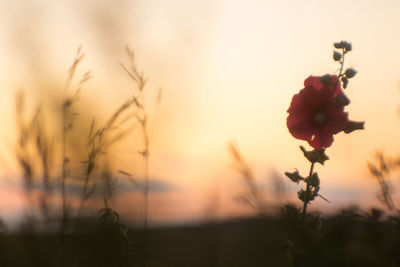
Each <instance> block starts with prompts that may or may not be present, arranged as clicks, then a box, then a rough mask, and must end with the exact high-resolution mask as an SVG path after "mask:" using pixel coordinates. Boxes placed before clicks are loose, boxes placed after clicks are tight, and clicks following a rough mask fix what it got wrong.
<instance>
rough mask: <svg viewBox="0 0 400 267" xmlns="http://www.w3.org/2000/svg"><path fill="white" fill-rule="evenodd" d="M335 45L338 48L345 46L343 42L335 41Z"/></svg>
mask: <svg viewBox="0 0 400 267" xmlns="http://www.w3.org/2000/svg"><path fill="white" fill-rule="evenodd" d="M333 46H334V47H335V48H337V49H340V48H343V45H342V42H336V43H333Z"/></svg>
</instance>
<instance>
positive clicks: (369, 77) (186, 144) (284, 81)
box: [0, 0, 400, 221]
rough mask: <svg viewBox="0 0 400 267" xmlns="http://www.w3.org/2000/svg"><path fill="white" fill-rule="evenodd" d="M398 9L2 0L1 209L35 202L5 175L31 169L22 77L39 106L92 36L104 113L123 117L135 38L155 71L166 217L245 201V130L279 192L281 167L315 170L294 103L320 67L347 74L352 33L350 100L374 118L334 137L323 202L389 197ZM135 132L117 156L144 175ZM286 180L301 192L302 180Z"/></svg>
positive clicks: (398, 96)
mask: <svg viewBox="0 0 400 267" xmlns="http://www.w3.org/2000/svg"><path fill="white" fill-rule="evenodd" d="M399 12H400V2H399V1H397V0H385V1H377V0H362V1H361V0H360V1H357V0H352V1H349V0H346V1H344V0H343V1H342V0H338V1H321V0H314V1H295V0H292V1H288V0H279V1H278V0H275V1H266V0H246V1H244V0H237V1H236V0H203V1H195V0H163V1H161V0H158V1H156V0H136V1H129V0H118V1H106V0H85V1H78V0H74V1H67V0H65V1H64V0H56V1H47V0H41V1H40V0H34V1H27V0H15V1H7V0H0V36H1V38H0V59H1V60H0V114H1V115H0V125H1V129H2V130H1V131H0V164H1V165H0V173H1V176H2V177H4V178H3V179H2V182H0V185H3V189H0V216H5V217H7V216H15V214H16V209H17V207H20V206H22V205H23V201H22V200H21V199H19V198H18V194H17V193H16V192H17V188H15V187H13V186H12V185H11V184H12V183H10V181H9V179H6V177H15V176H17V174H18V168H16V167H15V161H14V158H13V157H14V156H13V146H14V143H15V141H16V140H15V130H14V129H15V121H14V118H15V117H14V104H15V100H14V99H15V94H16V91H17V90H19V89H21V88H22V89H23V90H24V92H25V93H26V95H27V96H28V99H29V100H28V102H29V103H30V104H31V105H32V106H34V105H35V103H36V102H37V101H39V102H40V101H42V100H43V99H45V98H46V96H50V95H53V94H55V93H54V92H51V91H49V90H51V89H49V88H53V87H54V88H56V87H57V86H53V85H62V84H63V83H65V80H66V77H67V71H68V68H69V66H70V64H71V63H72V60H73V57H74V55H75V51H76V49H77V47H79V46H80V45H82V49H83V51H84V52H85V54H86V55H85V58H84V61H83V62H82V64H81V65H80V66H79V72H80V74H82V73H84V72H85V71H87V70H92V72H93V78H92V79H91V80H90V81H89V82H88V83H87V85H86V86H85V88H84V90H83V91H82V103H86V104H87V105H88V106H90V108H88V110H89V112H92V113H93V114H92V115H93V116H95V115H96V116H98V117H101V116H105V115H106V114H110V113H111V112H112V111H113V110H114V109H115V108H116V107H117V106H118V105H120V104H121V103H122V102H123V101H124V100H125V99H127V98H128V97H129V96H131V95H132V84H131V81H130V80H129V78H128V77H127V75H126V74H125V73H124V72H123V70H122V68H121V66H120V62H126V60H127V56H126V52H125V47H126V46H127V45H129V46H130V47H131V48H132V49H133V50H134V51H135V54H136V62H137V64H138V66H139V67H140V68H141V69H143V71H144V72H145V73H146V75H147V76H148V77H149V84H148V87H147V89H146V90H148V91H147V92H148V94H147V98H146V100H147V101H148V102H147V104H148V106H149V107H150V114H153V115H154V116H152V118H153V119H152V120H151V138H152V139H151V142H152V143H151V144H152V154H151V169H150V173H151V175H150V176H151V177H154V179H157V180H160V181H162V182H163V183H165V184H168V185H170V186H171V188H172V189H171V190H167V191H166V192H165V203H163V205H160V203H161V202H163V201H164V200H163V198H162V196H160V195H159V194H161V193H157V194H155V196H154V199H153V202H152V203H153V216H154V220H169V221H174V220H191V219H193V218H201V217H202V216H204V212H205V209H206V208H207V206H208V205H210V202H212V201H218V203H219V205H218V207H219V208H218V209H219V210H218V214H219V215H218V216H222V217H223V216H227V215H230V214H237V213H240V212H239V210H240V211H242V210H243V209H242V208H241V206H240V205H238V204H237V203H235V202H234V201H233V198H234V197H235V195H237V194H238V193H240V192H241V180H240V177H239V176H238V174H237V173H236V172H235V170H234V168H233V167H232V160H231V157H230V154H229V150H228V143H229V142H231V141H233V140H235V142H236V143H237V144H238V146H239V148H240V150H241V151H242V153H243V155H244V156H245V158H246V159H247V161H248V163H249V164H250V166H251V167H252V168H253V169H254V171H255V173H256V174H257V175H258V178H259V182H260V183H261V184H263V185H265V190H266V191H267V192H271V190H272V189H271V187H272V184H273V183H272V182H271V179H270V176H271V172H273V171H275V172H276V173H279V174H282V175H283V173H284V172H285V171H293V170H294V169H295V168H298V169H299V171H300V172H301V173H304V175H305V174H306V173H307V171H308V169H309V164H308V162H307V161H306V160H305V159H304V158H303V157H302V154H301V151H300V150H299V148H298V147H299V145H304V146H306V145H307V143H306V142H303V141H301V140H296V139H294V138H293V137H292V136H291V135H290V133H289V132H288V130H287V128H286V117H287V113H286V111H287V109H288V107H289V104H290V101H291V98H292V96H293V95H294V94H295V93H297V92H298V91H299V90H300V89H302V88H303V82H304V79H305V78H307V77H308V76H309V75H323V74H325V73H332V74H334V73H337V70H338V64H337V63H335V62H334V61H333V60H332V53H333V46H332V44H333V42H335V41H340V40H347V41H350V42H352V44H353V51H352V52H351V53H349V54H348V56H346V62H345V65H346V67H353V68H355V69H356V70H357V71H358V74H357V76H356V77H355V78H354V79H352V80H351V81H350V84H349V88H348V89H346V94H347V95H348V96H349V98H350V99H351V104H350V106H348V107H346V110H347V111H348V112H349V117H350V118H351V119H353V120H357V121H365V122H366V123H365V128H366V129H365V131H358V132H355V133H352V134H351V135H345V134H343V133H341V134H338V135H336V136H335V141H334V143H333V145H332V147H330V148H329V149H327V154H328V155H329V157H330V158H331V159H330V160H329V161H327V162H326V164H325V166H324V167H322V166H317V167H316V170H317V171H318V173H319V176H320V178H321V180H322V182H321V183H322V184H321V187H322V189H321V193H322V194H323V195H324V196H325V197H326V198H328V199H329V200H330V201H331V203H330V204H326V203H325V202H324V201H323V200H317V201H315V202H314V203H313V204H312V205H311V207H314V208H316V207H329V208H331V209H335V208H337V207H339V206H343V205H347V204H351V203H355V204H360V205H364V204H365V203H368V204H365V205H366V206H368V205H369V204H370V203H374V202H376V192H377V190H378V187H377V182H376V181H375V180H373V178H372V177H371V175H370V174H369V173H368V170H367V168H366V163H367V161H368V160H371V159H372V158H373V155H374V153H375V151H377V150H380V151H384V152H387V154H389V155H393V156H396V155H399V154H400V153H399V150H400V141H399V138H398V136H399V134H400V118H399V112H398V111H399V107H400V91H399V88H400V49H399V47H400V34H399V29H400V16H399ZM44 85H46V86H45V87H43V86H44ZM160 87H161V88H162V102H161V104H160V105H159V106H158V108H155V104H154V98H155V96H156V94H157V91H158V88H160ZM43 88H46V89H43ZM43 101H44V102H45V100H43ZM82 105H83V104H82ZM96 107H97V110H96ZM99 107H101V108H99ZM134 136H137V135H135V134H134V135H133V136H132V137H131V138H129V137H128V138H127V139H126V141H125V142H126V143H125V144H126V145H123V146H120V147H118V148H116V151H115V155H117V158H118V160H119V162H120V163H119V164H120V165H121V166H118V167H119V168H121V169H125V170H127V171H130V172H132V173H137V174H138V175H139V176H140V175H141V173H142V172H143V170H142V164H141V162H140V161H139V160H140V159H139V158H138V157H137V156H132V157H130V155H135V153H136V151H137V150H138V149H140V148H138V146H139V145H138V144H137V141H135V140H137V139H135V138H133V137H134ZM307 146H308V145H307ZM139 147H140V146H139ZM76 160H78V159H76ZM134 160H135V163H132V162H133V161H134ZM394 178H396V177H394ZM393 182H394V185H395V188H396V189H397V188H400V187H399V186H400V184H398V183H397V180H396V179H394V180H393ZM16 183H17V182H16ZM285 183H286V180H285ZM287 185H288V186H289V192H288V194H290V195H291V196H292V197H293V199H294V196H295V195H296V192H297V190H298V189H299V188H300V185H299V186H293V185H290V184H289V183H287ZM1 192H3V193H1ZM268 194H269V193H268ZM124 197H125V198H129V195H125V196H124ZM214 199H218V200H214ZM297 204H299V205H300V202H299V201H297ZM158 213H159V214H164V215H162V216H161V215H159V214H158ZM3 214H5V215H3ZM168 214H169V217H168Z"/></svg>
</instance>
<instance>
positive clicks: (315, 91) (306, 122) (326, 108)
mask: <svg viewBox="0 0 400 267" xmlns="http://www.w3.org/2000/svg"><path fill="white" fill-rule="evenodd" d="M321 80H322V81H321ZM336 81H337V76H334V75H332V76H330V75H324V76H322V77H316V76H310V77H308V78H307V79H306V80H305V81H304V86H305V87H304V88H303V89H302V90H301V91H300V92H299V93H298V94H296V95H294V96H293V98H292V102H291V104H290V107H289V109H288V111H287V112H288V113H289V116H288V117H287V127H288V129H289V132H290V133H291V134H292V135H293V136H294V137H295V138H297V139H301V140H305V141H307V142H308V143H309V144H310V146H312V147H313V148H315V149H322V148H326V147H329V146H331V145H332V142H333V135H334V134H337V133H339V132H341V131H345V132H346V133H349V132H351V131H353V130H357V129H363V126H364V124H363V123H358V122H352V121H349V120H348V114H347V112H344V106H345V105H347V104H349V102H350V101H349V100H348V99H347V97H346V96H345V95H344V93H343V91H342V89H341V83H340V82H338V83H337V86H336V88H334V87H335V85H336Z"/></svg>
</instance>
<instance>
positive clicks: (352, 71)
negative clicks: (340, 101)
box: [344, 68, 357, 79]
mask: <svg viewBox="0 0 400 267" xmlns="http://www.w3.org/2000/svg"><path fill="white" fill-rule="evenodd" d="M344 74H345V75H346V77H347V78H348V79H351V78H353V77H354V76H356V74H357V71H356V70H355V69H352V68H348V69H347V70H346V71H345V73H344Z"/></svg>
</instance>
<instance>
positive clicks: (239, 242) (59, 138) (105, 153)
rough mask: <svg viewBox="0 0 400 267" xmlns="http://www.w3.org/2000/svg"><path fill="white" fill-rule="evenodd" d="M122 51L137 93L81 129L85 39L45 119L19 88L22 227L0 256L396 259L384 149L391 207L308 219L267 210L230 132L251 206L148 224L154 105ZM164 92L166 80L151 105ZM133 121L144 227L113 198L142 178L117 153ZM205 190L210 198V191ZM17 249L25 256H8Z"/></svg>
mask: <svg viewBox="0 0 400 267" xmlns="http://www.w3.org/2000/svg"><path fill="white" fill-rule="evenodd" d="M127 57H128V58H127V63H126V64H125V63H121V66H122V70H123V71H124V72H125V73H126V74H127V75H128V77H129V79H131V80H132V82H133V90H132V94H131V95H130V96H129V97H127V99H126V100H125V101H124V102H122V103H121V104H120V105H119V106H117V107H116V108H115V110H114V111H113V112H111V113H110V114H109V115H108V116H106V117H105V118H102V117H93V118H91V119H90V120H89V121H90V123H88V125H85V124H83V125H85V127H86V128H85V129H82V126H80V125H81V124H80V120H81V119H82V115H86V114H83V112H85V110H80V109H79V108H78V106H79V101H81V99H80V97H81V92H82V90H85V86H86V83H87V82H88V81H90V79H91V78H92V74H91V72H90V71H89V72H85V73H83V75H81V76H80V78H79V79H77V81H75V78H76V76H78V75H79V73H80V71H79V67H80V64H81V62H82V60H83V59H84V53H83V52H82V49H81V48H79V49H78V50H77V53H76V55H75V57H74V60H73V63H72V65H71V67H70V69H69V71H68V74H67V80H66V83H65V86H64V87H63V88H62V93H63V94H62V97H61V99H58V102H59V103H60V104H59V105H58V112H59V114H58V117H57V118H58V121H59V122H58V123H52V122H51V121H49V120H47V119H48V115H47V114H46V108H45V107H43V106H41V105H39V104H36V106H35V108H33V109H32V110H29V109H28V105H27V103H26V102H27V100H29V99H26V97H25V96H24V94H23V93H22V92H20V93H19V94H18V95H17V97H16V111H15V114H16V125H17V136H16V139H17V140H16V143H15V147H14V152H15V157H16V161H17V163H18V166H19V168H20V172H21V177H22V184H23V188H24V192H25V193H24V196H25V198H26V207H27V209H26V220H25V221H26V222H25V225H24V228H23V230H24V231H20V232H17V233H6V234H3V232H1V231H0V255H1V257H0V265H1V266H74V267H75V266H96V267H98V266H124V267H125V266H177V267H179V266H246V267H247V266H400V258H399V256H398V253H397V252H398V249H399V248H400V230H399V229H400V219H399V214H398V209H397V206H396V202H395V197H394V192H395V190H394V188H393V186H392V184H391V179H390V176H391V174H392V172H394V171H395V170H397V168H398V166H399V161H398V160H397V159H396V158H390V157H388V156H386V155H384V154H382V153H380V154H377V157H376V159H374V160H373V161H371V162H369V165H368V166H369V170H370V172H371V174H372V175H373V176H374V177H375V179H376V180H377V181H378V185H379V188H380V193H379V199H380V200H381V201H382V203H383V204H384V205H385V206H386V208H387V210H388V211H389V212H386V211H384V210H381V209H378V208H375V209H371V210H368V211H363V210H361V209H359V208H348V209H345V210H342V211H340V212H338V213H337V214H334V215H332V216H330V217H321V216H320V214H318V213H312V214H311V215H312V216H310V218H311V219H310V220H308V221H305V220H304V215H302V210H301V209H300V208H299V207H297V206H295V205H282V206H280V209H279V212H277V213H270V212H269V208H270V207H271V205H270V204H271V203H269V202H268V201H269V198H268V197H267V195H266V194H267V193H266V191H265V190H264V189H265V188H263V187H261V186H260V184H259V183H258V180H257V177H256V175H255V173H254V172H253V170H252V168H251V166H250V165H249V164H248V162H247V161H246V160H245V157H244V156H243V155H242V153H241V152H240V150H239V148H238V145H237V144H236V143H234V142H232V143H231V144H230V145H229V150H230V154H231V157H232V159H233V164H234V168H235V169H236V170H237V172H238V173H239V175H240V177H241V180H242V182H243V187H242V188H241V189H242V190H243V191H242V193H241V194H239V195H237V196H236V197H235V200H236V201H237V202H239V203H241V204H245V205H247V206H248V207H249V208H251V209H252V210H253V211H255V214H256V216H254V217H251V218H242V219H231V220H222V221H221V220H212V221H208V222H207V223H204V224H199V225H192V226H185V227H149V225H150V224H149V221H150V220H149V208H151V207H149V203H150V201H149V199H150V197H151V194H150V191H151V188H150V177H151V173H150V171H151V168H150V159H151V158H150V156H151V155H152V153H151V151H152V138H151V131H150V128H151V127H150V126H151V123H150V122H153V123H154V116H155V114H150V110H151V109H149V106H148V103H146V100H147V95H146V94H147V92H148V88H147V78H146V76H145V75H144V73H143V72H142V71H141V70H140V69H139V68H138V67H137V65H136V62H135V56H134V53H133V51H132V50H131V49H129V48H128V49H127ZM78 77H79V76H78ZM160 100H161V90H160V91H159V93H158V95H157V97H156V101H155V103H156V106H157V105H158V104H159V103H160ZM134 131H137V132H139V134H140V135H139V136H140V139H139V140H134V141H136V143H139V144H140V147H139V148H137V149H136V148H135V149H136V150H137V151H138V153H139V155H140V157H141V158H142V160H143V162H141V163H140V164H142V163H143V169H144V171H143V179H144V181H143V186H142V187H141V188H140V189H141V190H142V193H143V207H142V208H143V227H136V226H135V227H132V226H131V225H129V224H128V223H127V220H125V218H123V216H121V215H120V213H119V212H118V210H116V209H115V208H114V207H113V200H114V197H115V196H116V195H118V191H117V189H116V187H117V185H118V182H119V181H120V180H119V179H121V175H122V177H123V178H127V179H128V180H129V181H130V182H132V184H133V186H139V185H140V184H141V183H139V181H138V180H137V177H134V176H133V175H132V174H131V170H124V169H120V168H118V167H116V166H114V161H113V153H112V151H113V147H114V146H117V145H118V144H121V142H122V141H123V140H126V139H128V138H132V135H131V134H132V133H133V132H134ZM76 135H79V136H80V137H81V139H82V140H83V141H82V143H83V144H84V145H82V146H78V148H77V147H72V145H71V140H72V139H73V138H75V137H74V136H76ZM76 149H78V150H79V153H76V152H75V150H76ZM128 156H131V157H129V159H130V160H131V158H133V155H128ZM135 163H136V162H135ZM134 165H135V164H133V163H132V166H134ZM270 178H271V179H274V180H273V181H274V183H275V189H276V190H275V195H274V198H275V199H282V200H281V201H283V200H284V199H285V198H284V197H283V196H284V194H285V188H284V186H283V185H282V183H281V182H280V181H281V177H280V176H279V174H272V175H271V177H270ZM57 200H58V201H59V203H56V201H57ZM211 200H212V203H211V208H210V209H209V210H212V208H215V205H216V202H217V201H215V200H214V199H211ZM93 203H95V204H93ZM280 203H281V204H282V203H283V202H280ZM93 207H94V208H93ZM303 211H304V209H303ZM132 212H134V211H132ZM150 219H151V218H150ZM0 226H1V228H3V227H2V225H0ZM16 251H18V253H19V254H20V257H12V256H11V255H13V253H14V254H15V252H16ZM1 253H3V254H1Z"/></svg>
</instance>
